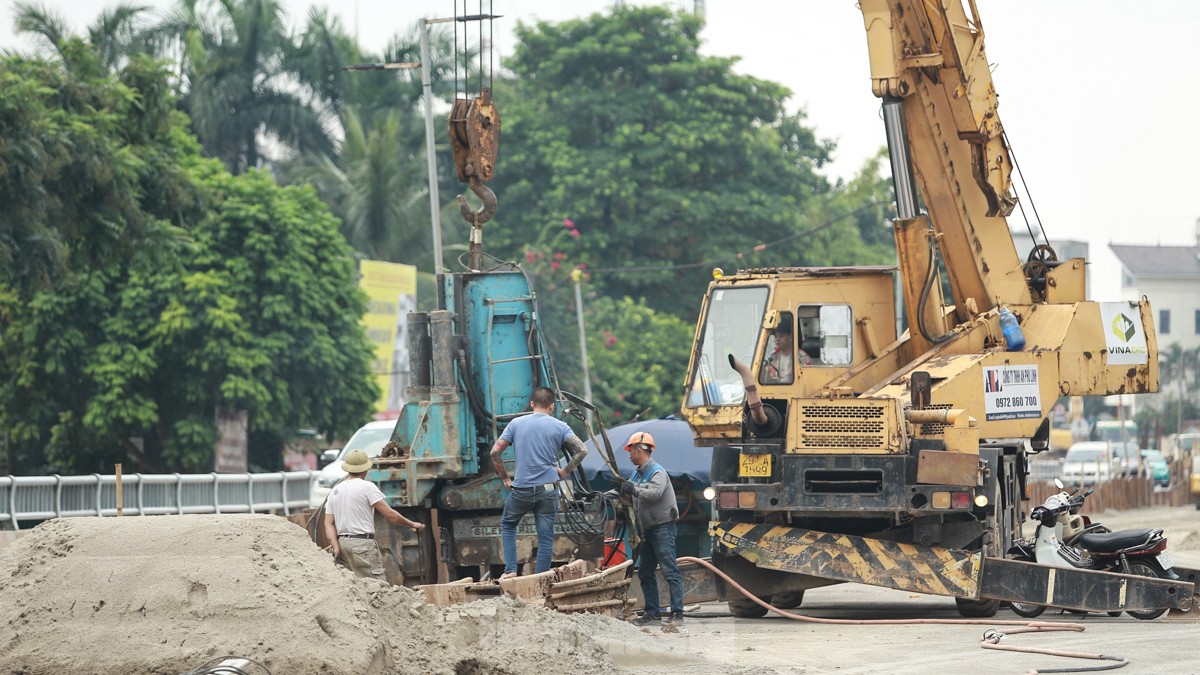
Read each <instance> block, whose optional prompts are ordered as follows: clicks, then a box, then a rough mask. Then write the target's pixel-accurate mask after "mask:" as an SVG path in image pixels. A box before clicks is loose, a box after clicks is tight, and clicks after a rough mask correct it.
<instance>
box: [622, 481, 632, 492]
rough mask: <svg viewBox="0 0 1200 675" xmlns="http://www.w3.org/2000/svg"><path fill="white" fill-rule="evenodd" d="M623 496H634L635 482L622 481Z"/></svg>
mask: <svg viewBox="0 0 1200 675" xmlns="http://www.w3.org/2000/svg"><path fill="white" fill-rule="evenodd" d="M621 494H623V495H632V494H633V481H631V480H622V481H621Z"/></svg>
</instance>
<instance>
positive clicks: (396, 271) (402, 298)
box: [358, 260, 417, 419]
mask: <svg viewBox="0 0 1200 675" xmlns="http://www.w3.org/2000/svg"><path fill="white" fill-rule="evenodd" d="M359 275H360V278H359V282H358V283H359V286H360V287H361V288H362V289H363V292H365V293H366V294H367V299H368V305H367V313H366V314H365V315H364V316H363V328H364V329H365V330H366V333H367V337H368V338H370V340H371V342H372V343H373V344H374V345H375V358H374V359H372V360H371V372H372V373H373V374H374V375H375V379H376V382H377V383H378V384H379V391H380V396H379V400H378V401H376V403H375V417H376V418H377V419H395V418H397V417H399V416H400V410H401V409H402V408H403V407H404V390H405V389H406V388H408V380H409V372H408V371H409V367H408V336H407V330H406V326H407V320H406V318H405V317H406V315H407V314H408V313H409V312H410V311H412V310H413V309H414V308H415V307H416V306H417V268H416V267H415V266H413V265H404V264H400V263H389V262H381V261H378V260H364V261H362V263H361V264H360V266H359Z"/></svg>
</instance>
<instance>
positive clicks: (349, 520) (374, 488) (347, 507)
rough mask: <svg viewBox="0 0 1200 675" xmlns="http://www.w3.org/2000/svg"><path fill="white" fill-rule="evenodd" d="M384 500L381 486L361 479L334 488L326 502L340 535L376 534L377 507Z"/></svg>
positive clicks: (346, 481) (339, 484)
mask: <svg viewBox="0 0 1200 675" xmlns="http://www.w3.org/2000/svg"><path fill="white" fill-rule="evenodd" d="M381 500H383V492H382V491H381V490H380V489H379V486H378V485H376V484H374V483H372V482H371V481H369V480H363V479H361V478H347V479H346V480H344V481H342V482H341V483H338V484H337V485H335V486H334V488H333V491H332V492H330V493H329V499H328V501H326V502H325V512H326V513H329V514H331V515H332V516H333V524H334V525H336V526H337V533H338V534H375V505H376V504H378V503H379V502H380V501H381Z"/></svg>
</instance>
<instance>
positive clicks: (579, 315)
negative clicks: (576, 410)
mask: <svg viewBox="0 0 1200 675" xmlns="http://www.w3.org/2000/svg"><path fill="white" fill-rule="evenodd" d="M582 278H583V271H582V270H579V269H574V270H571V280H572V281H574V282H575V320H576V322H577V323H578V324H579V358H580V359H581V362H582V364H583V397H584V398H586V399H587V401H588V403H595V401H593V400H592V378H591V376H590V375H589V374H588V354H587V339H586V334H585V332H584V328H583V291H582V290H580V288H579V281H580V279H582ZM587 421H588V424H591V423H592V409H591V408H588V409H587Z"/></svg>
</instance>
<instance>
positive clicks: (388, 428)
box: [308, 420, 396, 509]
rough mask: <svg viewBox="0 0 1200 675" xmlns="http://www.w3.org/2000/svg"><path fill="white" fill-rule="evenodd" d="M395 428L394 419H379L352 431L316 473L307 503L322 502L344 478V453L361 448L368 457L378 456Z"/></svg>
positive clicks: (317, 503)
mask: <svg viewBox="0 0 1200 675" xmlns="http://www.w3.org/2000/svg"><path fill="white" fill-rule="evenodd" d="M395 429H396V420H381V421H378V422H368V423H367V424H365V425H363V427H362V428H361V429H359V430H358V431H356V432H354V435H353V436H351V437H350V440H349V441H346V446H345V447H344V448H342V449H341V451H340V452H338V454H337V457H335V458H334V460H333V461H332V462H330V463H329V464H327V465H326V466H325V467H324V468H322V469H321V471H320V473H319V474H317V479H316V480H314V481H313V483H312V487H311V488H309V491H308V505H309V506H310V507H312V508H314V509H315V508H317V507H319V506H321V505H322V504H324V503H325V498H326V497H328V496H329V491H330V490H332V489H333V486H334V485H337V483H338V481H340V480H341V479H342V478H345V476H346V472H345V471H342V461H344V460H345V459H346V455H348V454H350V453H351V452H354V451H355V450H363V451H365V452H366V453H367V456H368V457H378V456H379V454H380V453H381V452H383V446H385V445H387V442H388V441H389V440H391V438H392V431H394V430H395Z"/></svg>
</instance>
